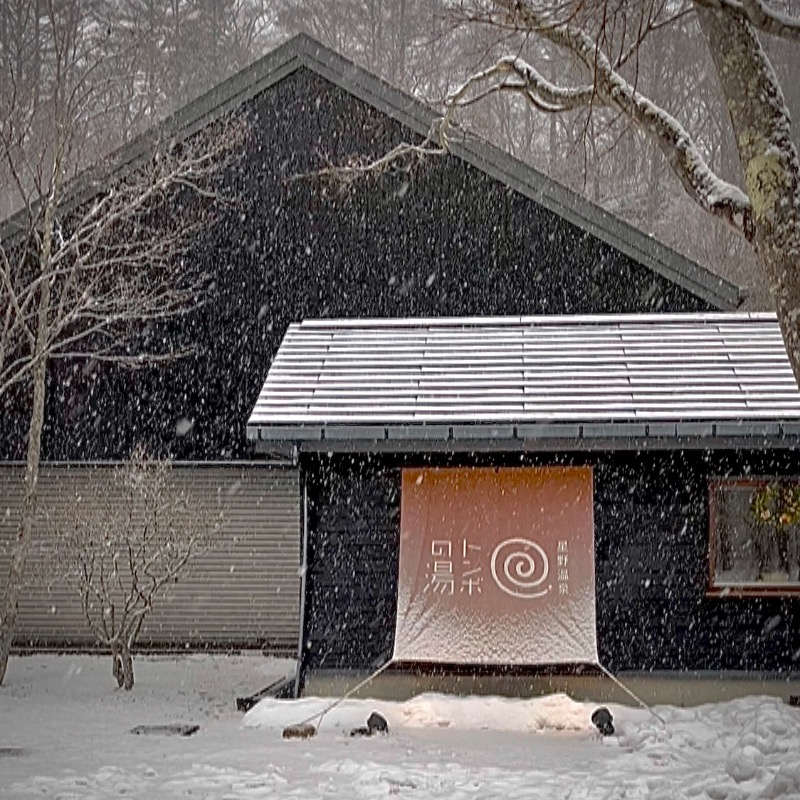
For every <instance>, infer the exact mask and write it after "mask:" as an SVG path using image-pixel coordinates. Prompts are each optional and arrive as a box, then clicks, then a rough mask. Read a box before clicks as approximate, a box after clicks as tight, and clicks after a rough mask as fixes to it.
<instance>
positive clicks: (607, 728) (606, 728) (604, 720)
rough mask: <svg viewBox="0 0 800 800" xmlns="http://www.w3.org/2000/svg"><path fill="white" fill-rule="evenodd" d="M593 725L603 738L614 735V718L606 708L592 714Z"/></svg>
mask: <svg viewBox="0 0 800 800" xmlns="http://www.w3.org/2000/svg"><path fill="white" fill-rule="evenodd" d="M592 724H593V725H594V726H595V727H596V728H597V730H599V731H600V733H601V734H602V735H603V736H611V735H612V734H613V733H614V718H613V717H612V716H611V712H610V711H609V710H608V709H607V708H606V707H605V706H603V707H601V708H598V709H597V710H596V711H595V712H594V713H593V714H592Z"/></svg>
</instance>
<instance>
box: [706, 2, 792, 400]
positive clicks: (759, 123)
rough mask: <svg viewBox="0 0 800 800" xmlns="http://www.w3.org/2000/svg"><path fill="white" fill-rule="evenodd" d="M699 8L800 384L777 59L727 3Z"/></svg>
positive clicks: (755, 237) (788, 166)
mask: <svg viewBox="0 0 800 800" xmlns="http://www.w3.org/2000/svg"><path fill="white" fill-rule="evenodd" d="M695 10H696V12H697V17H698V20H699V22H700V28H701V29H702V31H703V35H704V36H705V39H706V41H707V42H708V48H709V52H710V53H711V57H712V59H713V60H714V66H715V67H716V71H717V76H718V78H719V81H720V84H721V86H722V91H723V94H724V95H725V100H726V103H727V106H728V113H729V114H730V119H731V124H732V126H733V132H734V135H735V137H736V146H737V149H738V152H739V160H740V161H741V164H742V170H743V172H744V180H745V186H746V188H747V194H748V196H749V198H750V203H751V206H752V220H751V221H750V224H749V225H746V233H747V236H748V239H749V240H750V242H751V244H752V245H753V248H754V249H755V251H756V254H757V256H758V258H759V260H760V262H761V266H762V269H763V270H764V273H765V276H766V278H767V280H768V281H769V288H770V292H771V294H772V299H773V301H774V303H775V310H776V311H777V314H778V321H779V322H780V326H781V332H782V334H783V339H784V342H785V344H786V352H787V354H788V356H789V361H790V363H791V365H792V370H793V371H794V377H795V380H796V381H797V383H798V385H800V161H798V157H797V148H796V147H795V145H794V142H793V141H792V137H791V120H790V118H789V112H788V110H787V108H786V103H785V102H784V98H783V94H782V92H781V89H780V86H779V85H778V82H777V79H776V77H775V73H774V72H773V69H772V65H771V64H770V63H769V60H768V59H767V56H766V53H765V52H764V49H763V48H762V47H761V44H760V42H759V41H758V37H757V34H756V32H755V30H754V29H753V27H752V26H751V25H750V24H749V23H748V22H746V21H744V20H742V19H741V18H739V17H736V16H732V15H731V14H729V13H728V12H726V11H725V10H724V9H723V8H716V9H711V8H705V7H703V6H701V5H696V6H695Z"/></svg>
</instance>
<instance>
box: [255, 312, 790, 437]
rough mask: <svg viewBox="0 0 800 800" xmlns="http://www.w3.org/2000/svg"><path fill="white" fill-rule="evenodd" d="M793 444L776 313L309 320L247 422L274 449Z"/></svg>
mask: <svg viewBox="0 0 800 800" xmlns="http://www.w3.org/2000/svg"><path fill="white" fill-rule="evenodd" d="M592 431H594V432H595V433H594V434H592ZM798 432H800V391H798V389H797V385H796V383H795V380H794V376H793V374H792V370H791V367H790V365H789V361H788V359H787V356H786V352H785V349H784V346H783V340H782V338H781V333H780V329H779V327H778V323H777V321H776V319H775V317H774V315H771V314H674V315H603V316H561V317H502V318H474V319H467V318H457V319H400V320H370V319H365V320H307V321H305V322H303V323H301V324H296V325H292V326H291V327H290V328H289V330H288V332H287V334H286V337H285V338H284V340H283V343H282V344H281V346H280V349H279V350H278V353H277V355H276V357H275V360H274V361H273V363H272V366H271V367H270V370H269V373H268V375H267V380H266V383H265V384H264V387H263V389H262V391H261V394H260V396H259V398H258V401H257V402H256V405H255V408H254V409H253V413H252V414H251V416H250V419H249V422H248V438H250V439H253V440H270V441H275V440H284V441H287V440H298V441H301V440H321V439H337V440H342V439H347V438H361V439H375V440H388V439H392V438H397V439H405V440H408V439H409V438H412V439H413V438H418V439H425V440H430V439H435V438H441V437H445V438H449V439H454V438H458V437H470V436H471V437H473V438H486V437H489V438H495V439H518V440H520V439H530V438H539V437H543V436H544V437H546V436H553V435H555V436H561V437H564V438H570V437H572V436H573V435H576V436H580V437H584V436H587V435H597V436H618V435H630V436H643V437H647V436H660V435H664V436H669V435H672V436H673V437H674V436H678V437H680V436H681V435H687V436H689V435H694V436H700V437H708V436H715V437H719V436H721V435H731V436H735V435H753V434H758V435H775V436H785V435H796V434H797V433H798Z"/></svg>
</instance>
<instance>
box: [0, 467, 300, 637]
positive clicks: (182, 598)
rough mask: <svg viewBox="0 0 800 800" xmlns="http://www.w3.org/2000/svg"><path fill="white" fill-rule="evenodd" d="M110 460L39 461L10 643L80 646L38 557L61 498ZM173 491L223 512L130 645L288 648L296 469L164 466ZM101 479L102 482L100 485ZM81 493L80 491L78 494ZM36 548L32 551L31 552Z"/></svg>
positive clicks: (97, 475)
mask: <svg viewBox="0 0 800 800" xmlns="http://www.w3.org/2000/svg"><path fill="white" fill-rule="evenodd" d="M112 469H113V467H110V466H95V467H92V466H45V467H43V469H42V473H41V478H40V511H39V519H40V524H39V525H38V529H37V535H38V537H39V538H38V539H37V541H36V542H35V545H34V555H33V557H32V559H31V562H30V563H29V569H28V586H27V587H26V589H25V592H24V593H23V596H22V599H21V600H20V607H19V624H18V628H17V636H16V639H15V644H16V645H17V646H20V647H27V646H37V645H38V646H43V645H49V646H60V645H90V644H92V643H93V637H92V634H91V632H90V630H89V628H88V626H87V624H86V622H85V620H84V618H83V616H82V613H81V608H80V600H79V597H78V595H77V593H75V591H74V590H73V589H70V588H69V587H68V586H67V585H66V583H65V582H64V581H63V580H58V579H56V580H55V581H53V579H52V578H51V577H49V576H48V574H47V573H48V571H49V570H48V569H47V568H46V566H45V564H44V563H43V558H42V555H41V554H42V552H43V549H45V550H46V548H47V545H48V542H47V541H46V540H45V539H46V537H50V536H54V535H56V534H55V532H54V529H55V528H57V525H56V526H54V525H52V524H49V525H48V524H45V523H44V521H43V520H44V519H45V518H46V515H50V518H51V519H52V518H53V517H54V516H55V517H56V518H57V516H58V514H59V513H60V514H62V515H63V514H64V513H67V511H66V510H67V509H68V508H69V503H68V498H70V497H73V496H74V493H75V491H76V490H78V491H86V490H88V487H89V486H90V485H91V486H96V485H97V484H98V480H99V481H101V482H102V480H103V477H104V476H105V477H108V476H109V475H110V471H111V470H112ZM172 473H173V475H172V478H173V485H174V486H175V492H176V493H177V492H186V493H188V494H189V495H190V497H192V498H196V499H197V502H198V504H200V503H206V505H208V504H209V502H212V503H213V504H215V505H217V506H219V507H220V508H221V509H223V511H222V513H223V523H222V528H221V532H220V534H219V536H218V537H217V540H216V541H214V542H212V543H211V544H210V545H209V546H208V547H206V548H204V549H203V551H202V552H200V553H199V554H198V555H197V556H196V558H195V560H194V561H193V562H192V564H193V566H192V567H191V569H190V571H189V573H188V575H187V576H186V577H185V578H182V579H181V580H180V581H179V582H178V583H177V584H176V585H175V586H173V587H172V588H171V589H170V591H169V594H168V595H167V597H166V598H164V599H162V600H160V601H157V602H156V603H155V604H154V608H153V611H152V612H151V613H150V615H149V616H148V617H147V620H146V622H145V624H144V626H143V628H142V631H141V633H140V635H139V640H138V641H139V643H140V644H142V645H149V646H155V647H185V646H189V647H191V648H197V647H206V646H212V647H213V646H225V645H241V646H258V647H263V648H265V649H266V650H271V651H286V650H293V649H295V648H296V646H297V638H298V629H299V622H298V615H299V595H300V577H299V567H300V490H299V473H298V471H297V470H291V469H280V468H264V467H254V466H249V465H238V466H237V465H233V466H200V465H192V466H188V465H186V466H182V465H175V466H174V467H173V470H172ZM22 475H23V472H22V468H21V467H10V466H0V580H2V581H5V580H6V576H7V574H8V566H9V561H10V553H11V546H12V545H13V541H14V537H15V535H16V530H17V524H18V521H19V513H20V508H21V504H22ZM100 485H102V483H101V484H100ZM87 493H88V492H87ZM37 553H38V555H37Z"/></svg>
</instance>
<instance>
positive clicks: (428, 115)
mask: <svg viewBox="0 0 800 800" xmlns="http://www.w3.org/2000/svg"><path fill="white" fill-rule="evenodd" d="M301 68H305V69H308V70H311V71H312V72H314V73H316V74H318V75H320V76H321V77H323V78H325V79H326V80H328V81H330V82H331V83H332V84H334V85H336V86H338V87H340V88H341V89H343V90H345V91H346V92H349V93H350V94H352V95H354V96H356V97H358V98H359V99H360V100H363V101H364V102H365V103H368V104H369V105H371V106H373V107H374V108H376V109H377V110H379V111H381V112H383V113H384V114H387V115H388V116H390V117H392V118H393V119H395V120H397V121H398V122H400V123H401V124H402V125H404V126H406V127H408V128H409V129H411V130H412V131H414V132H416V133H417V134H418V135H420V136H422V137H424V136H426V135H427V134H428V132H429V131H430V129H431V126H432V124H433V123H434V122H435V121H436V119H437V117H438V116H439V115H438V113H437V112H436V111H434V110H433V109H431V108H430V107H429V106H427V105H425V104H424V103H421V102H420V101H418V100H416V99H415V98H413V97H411V96H410V95H408V94H406V93H404V92H401V91H399V90H398V89H395V88H393V87H391V86H390V85H389V84H388V83H386V82H385V81H383V80H381V79H380V78H378V77H377V76H375V75H373V74H372V73H370V72H368V71H367V70H365V69H363V68H362V67H359V66H356V65H355V64H353V63H352V62H351V61H348V60H347V59H346V58H344V57H342V56H340V55H338V54H337V53H335V52H333V51H332V50H329V49H328V48H326V47H324V46H323V45H321V44H320V43H319V42H317V41H315V40H313V39H311V38H309V37H308V36H306V35H304V34H300V35H298V36H295V37H294V38H292V39H290V40H289V41H288V42H286V43H285V44H283V45H281V46H280V47H278V48H276V49H275V50H273V51H272V52H271V53H268V54H267V55H266V56H264V57H263V58H261V59H259V60H258V61H256V62H254V63H253V64H252V65H251V66H249V67H247V68H246V69H244V70H242V71H241V72H239V73H237V74H236V75H234V76H233V77H231V78H229V79H228V80H226V81H224V82H223V83H221V84H219V86H217V87H216V88H214V89H212V90H211V91H209V92H207V93H206V94H205V95H203V96H202V97H200V98H198V99H197V100H195V101H194V102H192V103H190V104H189V105H187V106H185V107H184V108H182V109H180V110H179V111H177V112H175V113H174V114H173V115H172V116H170V117H168V118H167V119H166V120H164V121H163V122H162V123H161V124H159V125H158V126H156V127H154V128H153V129H152V130H150V131H148V132H146V133H144V134H142V135H141V136H139V137H138V138H136V139H135V140H134V141H133V142H131V143H130V144H129V145H127V146H126V147H124V148H122V149H121V150H120V151H118V152H117V153H116V154H115V155H114V156H113V157H112V158H111V159H110V162H109V163H110V164H111V165H112V166H111V167H105V168H103V169H102V170H100V169H98V170H94V171H89V172H87V173H86V174H85V175H83V176H81V178H80V179H78V180H77V181H76V182H75V183H74V184H73V186H72V194H71V201H72V202H73V203H80V202H81V201H84V200H86V199H88V198H90V197H91V196H92V194H93V192H94V191H96V189H95V188H93V187H96V186H97V185H98V183H101V184H102V183H103V182H104V181H107V180H108V179H109V178H110V177H113V176H114V175H116V174H119V173H124V172H125V171H126V170H128V169H130V168H131V167H133V166H135V165H136V164H137V163H141V161H142V160H143V159H145V158H147V156H148V154H149V153H151V152H152V150H153V147H154V146H155V144H156V143H158V142H160V141H168V140H170V139H172V138H174V137H177V138H182V137H185V136H190V135H192V134H193V133H196V132H197V131H199V130H200V129H201V128H203V127H205V126H206V125H208V124H209V123H210V122H212V121H214V120H216V119H219V118H221V117H222V116H223V115H225V114H226V113H228V112H230V111H232V110H233V109H235V108H237V107H238V106H240V105H242V104H243V103H245V102H247V101H248V100H250V99H252V98H253V97H255V96H256V95H258V94H260V93H261V92H263V91H265V90H267V89H269V87H270V86H272V85H274V84H276V83H278V82H279V81H281V80H283V79H284V78H286V77H287V76H288V75H291V74H292V73H293V72H295V71H296V70H298V69H301ZM451 152H452V153H453V155H455V156H457V157H459V158H462V159H463V160H464V161H466V162H467V163H469V164H471V165H472V166H474V167H476V168H477V169H479V170H482V171H483V172H485V173H487V174H489V175H491V176H492V177H493V178H496V179H497V180H499V181H501V182H502V183H504V184H506V185H507V186H509V187H510V188H512V189H514V190H515V191H517V192H519V193H520V194H522V195H524V196H525V197H528V198H530V199H532V200H534V201H535V202H536V203H539V204H540V205H542V206H543V207H545V208H547V209H549V210H550V211H552V212H554V213H555V214H558V215H559V216H561V217H563V218H564V219H566V220H568V221H569V222H571V223H572V224H574V225H576V226H578V227H579V228H581V229H582V230H585V231H587V232H588V233H590V234H591V235H593V236H595V237H597V238H598V239H600V240H602V241H604V242H606V243H607V244H609V245H610V246H612V247H613V248H615V249H616V250H618V251H620V252H622V253H624V254H625V255H627V256H629V257H630V258H632V259H633V260H634V261H637V262H639V263H641V264H643V265H644V266H646V267H648V268H649V269H651V270H653V272H655V273H657V274H658V275H661V276H663V277H664V278H666V279H668V280H670V281H672V282H673V283H676V284H678V285H679V286H681V287H683V288H684V289H686V290H688V291H689V292H691V293H693V294H694V295H696V296H697V297H700V298H701V299H703V300H705V301H706V302H707V303H709V304H710V305H712V306H714V307H715V308H718V309H720V310H732V309H734V308H736V307H738V306H739V305H740V303H741V301H742V297H741V294H740V291H739V289H738V287H736V286H735V285H734V284H732V283H730V282H729V281H727V280H725V279H724V278H722V277H720V276H718V275H715V274H714V273H712V272H710V271H709V270H707V269H705V268H703V267H701V266H700V265H698V264H697V263H695V262H693V261H691V260H689V259H687V258H685V257H684V256H682V255H680V254H679V253H677V252H675V251H674V250H672V249H670V248H668V247H666V246H665V245H663V244H661V243H659V242H658V241H657V240H655V239H654V238H652V237H651V236H648V235H647V234H645V233H643V232H641V231H639V230H637V229H636V228H634V227H633V226H631V225H629V224H628V223H626V222H624V221H623V220H621V219H619V218H618V217H615V216H614V215H613V214H610V213H608V212H607V211H605V210H603V209H602V208H600V207H599V206H597V205H595V204H593V203H591V202H590V201H588V200H586V199H584V198H583V197H581V196H580V195H578V194H577V193H575V192H573V191H572V190H570V189H568V188H566V187H564V186H562V185H561V184H559V183H557V182H555V181H553V180H551V179H550V178H548V177H547V176H546V175H544V174H543V173H541V172H538V171H537V170H535V169H533V168H532V167H530V166H528V165H526V164H524V163H522V162H521V161H519V160H517V159H515V158H513V157H511V156H509V155H508V154H507V153H504V152H503V151H502V150H500V149H499V148H496V147H494V146H492V145H490V144H488V143H487V142H486V141H484V140H482V139H479V138H477V137H475V136H471V135H468V134H465V135H464V137H463V138H462V139H461V140H460V141H454V142H453V144H452V147H451ZM18 227H19V220H18V219H17V221H16V222H15V218H14V217H12V218H11V219H10V220H8V221H6V222H5V223H3V224H2V225H0V239H4V238H6V237H7V236H8V235H10V234H13V232H14V230H15V229H16V228H18Z"/></svg>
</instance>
